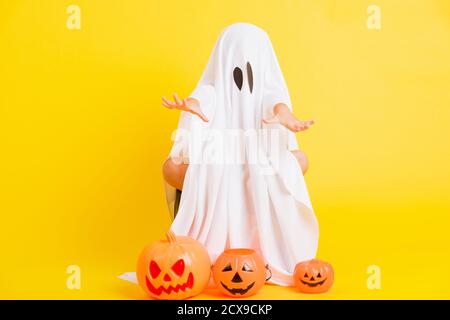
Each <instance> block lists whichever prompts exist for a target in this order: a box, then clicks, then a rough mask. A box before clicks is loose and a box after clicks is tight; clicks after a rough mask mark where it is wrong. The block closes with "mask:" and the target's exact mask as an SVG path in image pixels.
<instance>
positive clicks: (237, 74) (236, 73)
mask: <svg viewBox="0 0 450 320" xmlns="http://www.w3.org/2000/svg"><path fill="white" fill-rule="evenodd" d="M233 78H234V83H236V86H237V87H238V89H239V90H241V89H242V83H243V81H244V76H243V75H242V70H241V69H240V68H238V67H236V68H234V70H233Z"/></svg>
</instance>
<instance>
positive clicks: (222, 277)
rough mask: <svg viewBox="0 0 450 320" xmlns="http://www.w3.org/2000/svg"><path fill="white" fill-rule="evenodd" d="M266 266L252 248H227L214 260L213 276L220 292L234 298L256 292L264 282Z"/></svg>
mask: <svg viewBox="0 0 450 320" xmlns="http://www.w3.org/2000/svg"><path fill="white" fill-rule="evenodd" d="M266 271H267V269H266V266H264V261H263V259H262V258H261V256H260V255H258V254H257V253H256V251H255V250H252V249H228V250H225V251H224V252H223V253H222V254H221V255H220V256H219V257H218V258H217V260H216V262H215V263H214V266H213V278H214V282H215V284H216V286H217V287H218V288H219V290H220V291H221V292H223V293H224V294H226V295H229V296H232V297H234V298H242V297H248V296H251V295H254V294H256V293H257V292H258V291H259V290H260V289H261V288H262V286H263V285H264V283H265V282H266Z"/></svg>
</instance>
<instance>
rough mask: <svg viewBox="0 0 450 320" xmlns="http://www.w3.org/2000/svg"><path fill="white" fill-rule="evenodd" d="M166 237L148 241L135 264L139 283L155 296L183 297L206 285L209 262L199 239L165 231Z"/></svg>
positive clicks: (209, 269) (163, 297) (209, 272)
mask: <svg viewBox="0 0 450 320" xmlns="http://www.w3.org/2000/svg"><path fill="white" fill-rule="evenodd" d="M166 237H167V239H166V240H161V241H157V242H155V243H152V244H150V245H148V246H147V247H146V248H145V249H144V250H143V251H142V253H141V255H140V257H139V260H138V264H137V272H136V275H137V279H138V282H139V285H140V286H141V287H142V288H143V289H144V291H145V292H147V293H148V294H149V295H150V296H152V297H154V298H156V299H185V298H189V297H192V296H195V295H197V294H199V293H200V292H202V291H203V289H204V288H205V287H206V286H207V285H208V282H209V279H210V276H211V263H210V260H209V256H208V252H207V251H206V249H205V248H204V247H203V246H202V245H201V244H200V242H198V241H196V240H194V239H192V238H189V237H178V236H175V235H174V234H173V232H172V231H170V230H169V231H168V232H167V235H166Z"/></svg>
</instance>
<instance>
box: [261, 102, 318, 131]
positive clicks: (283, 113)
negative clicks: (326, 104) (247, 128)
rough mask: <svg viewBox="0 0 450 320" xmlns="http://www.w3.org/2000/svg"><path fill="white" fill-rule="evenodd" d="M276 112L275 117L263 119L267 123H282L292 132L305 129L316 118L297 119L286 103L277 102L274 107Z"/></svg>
mask: <svg viewBox="0 0 450 320" xmlns="http://www.w3.org/2000/svg"><path fill="white" fill-rule="evenodd" d="M274 113H275V116H274V117H273V118H271V119H263V122H264V123H265V124H273V123H279V124H282V125H283V126H285V127H286V128H288V129H289V130H291V131H292V132H300V131H305V130H307V129H309V127H311V126H312V125H313V124H314V120H307V121H302V120H299V119H297V118H296V117H295V116H294V114H293V113H292V112H291V111H290V110H289V108H288V107H287V106H286V105H285V104H277V105H276V106H275V107H274Z"/></svg>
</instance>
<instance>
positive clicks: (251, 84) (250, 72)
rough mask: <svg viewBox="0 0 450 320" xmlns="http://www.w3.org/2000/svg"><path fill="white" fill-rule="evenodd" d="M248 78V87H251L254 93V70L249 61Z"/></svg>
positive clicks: (251, 91)
mask: <svg viewBox="0 0 450 320" xmlns="http://www.w3.org/2000/svg"><path fill="white" fill-rule="evenodd" d="M247 78H248V87H249V88H250V93H253V70H252V65H251V64H250V62H247Z"/></svg>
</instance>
